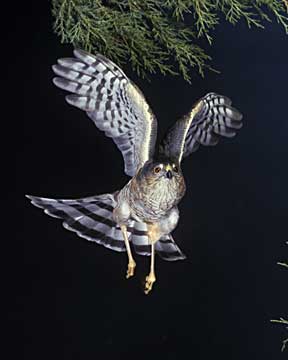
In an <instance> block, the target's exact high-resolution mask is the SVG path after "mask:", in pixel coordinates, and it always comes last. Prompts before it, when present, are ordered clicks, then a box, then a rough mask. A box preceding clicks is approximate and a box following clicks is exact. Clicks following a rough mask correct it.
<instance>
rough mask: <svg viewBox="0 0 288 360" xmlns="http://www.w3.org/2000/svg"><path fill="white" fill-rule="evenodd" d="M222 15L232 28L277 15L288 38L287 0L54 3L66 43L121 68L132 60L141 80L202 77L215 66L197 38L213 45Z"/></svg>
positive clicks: (67, 0)
mask: <svg viewBox="0 0 288 360" xmlns="http://www.w3.org/2000/svg"><path fill="white" fill-rule="evenodd" d="M221 13H223V14H224V16H225V18H226V20H227V21H229V22H230V23H232V24H236V23H237V22H238V21H239V20H241V19H245V20H246V23H247V25H248V26H249V27H251V26H257V27H261V28H263V27H264V25H263V23H264V22H265V21H272V20H271V18H270V17H271V15H272V14H273V15H274V17H275V18H276V21H277V22H278V23H279V24H281V25H282V26H283V28H284V30H285V32H286V33H287V34H288V6H287V0H254V1H252V0H163V1H160V0H145V1H143V0H105V1H104V0H52V14H53V17H54V30H55V32H56V33H57V34H58V35H59V36H60V39H61V42H62V43H70V44H73V45H74V46H75V47H81V48H84V49H86V50H88V51H92V52H100V53H102V54H104V55H106V56H107V57H109V58H111V59H112V60H114V61H115V62H116V63H118V64H119V65H120V66H121V65H123V64H124V63H125V62H127V61H129V62H130V63H131V65H132V68H133V69H134V70H135V71H136V72H137V74H138V75H139V76H142V77H145V76H147V75H148V74H149V73H150V74H151V73H155V72H156V71H160V72H161V73H162V74H164V75H165V74H173V75H178V74H180V75H181V76H183V78H184V79H185V80H187V81H190V75H191V69H192V68H196V69H197V70H198V72H199V73H200V74H201V75H203V74H204V70H205V68H211V67H210V66H209V62H210V60H211V57H210V56H209V55H208V54H206V53H205V51H204V50H203V49H202V48H200V47H199V45H197V38H199V37H205V38H206V39H207V40H208V42H209V43H211V42H212V34H211V32H212V30H213V29H214V28H215V27H216V26H217V25H218V24H219V15H220V14H221ZM191 18H192V19H193V20H192V24H191ZM187 19H188V20H189V21H187ZM175 64H176V65H175Z"/></svg>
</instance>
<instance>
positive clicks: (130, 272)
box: [126, 260, 136, 279]
mask: <svg viewBox="0 0 288 360" xmlns="http://www.w3.org/2000/svg"><path fill="white" fill-rule="evenodd" d="M135 267H136V263H135V261H134V260H132V261H129V263H128V269H127V273H126V279H129V278H130V277H131V276H133V275H134V270H135Z"/></svg>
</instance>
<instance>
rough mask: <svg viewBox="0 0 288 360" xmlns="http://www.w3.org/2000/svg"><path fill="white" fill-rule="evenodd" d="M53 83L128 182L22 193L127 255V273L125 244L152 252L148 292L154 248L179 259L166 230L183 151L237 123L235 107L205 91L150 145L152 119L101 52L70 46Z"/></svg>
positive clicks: (181, 185) (131, 267)
mask: <svg viewBox="0 0 288 360" xmlns="http://www.w3.org/2000/svg"><path fill="white" fill-rule="evenodd" d="M53 71H54V73H55V74H56V75H57V77H55V78H54V79H53V82H54V84H55V85H56V86H57V87H59V88H61V89H64V90H66V91H68V92H69V93H70V94H69V95H67V96H66V101H67V102H68V103H69V104H71V105H73V106H76V107H78V108H80V109H82V110H84V111H85V112H86V114H87V115H88V117H90V118H91V119H92V121H93V122H94V123H95V125H96V126H97V128H98V129H100V130H102V131H104V133H105V135H106V136H108V137H111V138H112V140H113V141H114V143H115V144H116V145H117V147H118V149H119V150H120V151H121V153H122V155H123V158H124V165H125V173H126V174H127V175H128V176H130V177H131V179H130V181H129V182H128V183H127V184H126V185H125V186H124V187H123V188H122V189H121V190H119V191H115V192H113V193H110V194H104V195H96V196H91V197H86V198H82V199H76V200H62V199H61V200H60V199H47V198H42V197H35V196H28V195H27V197H28V198H29V199H30V200H31V202H32V204H34V205H35V206H38V207H40V208H43V209H44V210H45V212H46V214H48V215H51V216H53V217H56V218H61V219H63V220H64V221H63V225H64V227H65V228H66V229H68V230H71V231H74V232H76V234H77V235H78V236H80V237H83V238H85V239H87V240H89V241H94V242H96V243H98V244H101V245H104V246H105V247H107V248H109V249H112V250H115V251H119V252H123V251H126V252H127V255H128V269H127V274H126V277H127V278H130V277H131V276H133V275H134V271H135V267H136V263H135V260H134V258H133V254H132V251H131V245H133V248H134V251H135V252H136V253H137V254H140V255H146V256H151V264H150V272H149V275H148V276H147V277H146V283H145V290H144V292H145V293H146V294H148V293H149V292H150V291H151V289H152V286H153V283H154V282H155V281H156V276H155V270H154V267H155V265H154V264H155V253H157V254H158V255H159V256H160V257H162V258H163V259H165V260H168V261H175V260H182V259H185V255H184V254H183V252H182V251H181V250H180V249H179V247H178V246H177V245H176V243H175V242H174V240H173V237H172V235H171V233H172V231H173V230H174V229H175V227H176V225H177V223H178V220H179V211H178V207H177V205H178V203H179V202H180V200H181V199H182V197H183V196H184V193H185V181H184V177H183V174H182V171H181V163H182V160H183V159H184V158H186V157H187V156H188V155H190V154H191V153H192V152H194V151H196V150H197V149H198V147H199V146H200V144H202V145H216V144H217V143H218V141H219V139H220V138H221V136H223V137H228V138H230V137H233V136H234V135H235V134H236V132H237V130H238V129H240V128H241V127H242V115H241V113H240V112H239V111H238V110H236V109H235V108H233V107H232V106H231V100H230V99H229V98H227V97H226V96H222V95H218V94H216V93H208V94H207V95H205V96H204V97H202V98H201V99H200V100H199V101H197V102H196V103H195V105H194V106H193V107H192V109H191V110H190V111H189V113H188V114H187V115H186V116H184V117H183V118H182V119H180V120H178V121H176V123H175V124H174V126H173V127H172V128H171V129H170V130H168V132H167V134H166V136H165V137H164V139H163V140H162V141H161V142H160V145H159V146H158V147H156V137H157V120H156V117H155V116H154V114H153V112H152V110H151V108H150V107H149V105H148V103H147V102H146V100H145V97H144V95H143V94H142V92H141V91H140V90H139V88H138V87H137V86H136V85H135V84H134V83H133V82H132V81H131V80H129V78H128V77H127V76H126V75H125V74H124V72H123V71H122V70H121V69H120V68H119V67H118V66H117V65H116V64H114V63H113V62H112V61H110V60H108V59H107V58H106V57H104V56H103V55H101V54H96V55H91V54H89V53H87V52H85V51H83V50H74V57H73V58H63V59H59V60H58V63H57V65H54V66H53Z"/></svg>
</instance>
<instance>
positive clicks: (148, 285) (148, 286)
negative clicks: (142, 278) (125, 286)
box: [144, 273, 156, 295]
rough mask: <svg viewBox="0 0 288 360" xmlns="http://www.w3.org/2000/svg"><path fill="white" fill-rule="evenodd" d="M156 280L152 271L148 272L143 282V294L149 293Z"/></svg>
mask: <svg viewBox="0 0 288 360" xmlns="http://www.w3.org/2000/svg"><path fill="white" fill-rule="evenodd" d="M155 281H156V277H155V274H154V273H150V274H149V275H148V276H146V283H145V290H144V292H145V294H146V295H147V294H149V292H150V291H151V290H152V287H153V284H154V282H155Z"/></svg>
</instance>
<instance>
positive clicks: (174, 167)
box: [173, 165, 179, 173]
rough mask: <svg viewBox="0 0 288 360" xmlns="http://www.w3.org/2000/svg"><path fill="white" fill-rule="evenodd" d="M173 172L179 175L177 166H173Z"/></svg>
mask: <svg viewBox="0 0 288 360" xmlns="http://www.w3.org/2000/svg"><path fill="white" fill-rule="evenodd" d="M173 170H174V171H175V173H178V171H179V170H178V167H177V166H176V165H173Z"/></svg>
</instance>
